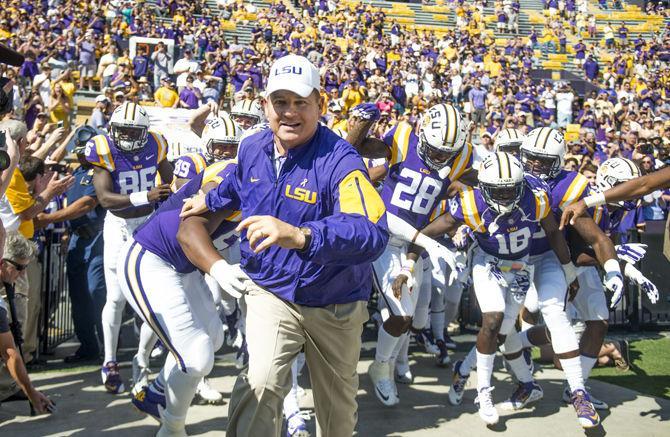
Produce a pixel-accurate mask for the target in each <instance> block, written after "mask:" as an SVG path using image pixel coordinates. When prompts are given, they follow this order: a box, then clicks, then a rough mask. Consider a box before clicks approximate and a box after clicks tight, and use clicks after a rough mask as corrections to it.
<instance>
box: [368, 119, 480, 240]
mask: <svg viewBox="0 0 670 437" xmlns="http://www.w3.org/2000/svg"><path fill="white" fill-rule="evenodd" d="M384 142H385V143H386V144H387V145H388V146H389V147H390V149H391V160H390V162H389V172H388V175H387V176H386V179H385V181H384V186H383V187H382V191H381V196H382V199H383V200H384V205H385V206H386V210H387V211H388V212H389V213H391V214H393V215H395V216H397V217H399V218H401V219H402V220H404V221H406V222H407V223H409V224H410V225H412V226H414V227H415V228H418V229H420V228H423V227H424V226H426V225H427V224H428V223H429V221H430V217H431V214H432V212H433V210H434V209H435V207H436V206H437V204H438V202H439V201H440V200H441V199H443V198H445V197H446V192H447V188H448V187H449V184H451V182H453V181H456V180H458V178H460V177H461V175H463V173H465V171H466V170H467V169H469V168H470V167H471V165H472V153H473V147H472V145H471V144H469V143H466V144H465V146H464V147H463V150H461V151H460V152H459V154H458V155H456V157H455V158H454V160H453V162H452V166H451V171H450V172H449V176H448V178H447V179H446V180H443V179H440V177H439V176H438V172H437V171H435V170H432V169H430V168H428V167H427V166H426V164H424V162H423V161H422V160H421V158H420V157H419V154H418V153H417V146H418V144H419V137H418V136H417V135H416V134H415V133H414V132H413V131H412V127H411V126H410V125H409V124H408V123H405V122H401V123H398V124H397V125H396V126H394V127H393V128H392V129H391V130H390V131H388V132H387V133H386V135H384Z"/></svg>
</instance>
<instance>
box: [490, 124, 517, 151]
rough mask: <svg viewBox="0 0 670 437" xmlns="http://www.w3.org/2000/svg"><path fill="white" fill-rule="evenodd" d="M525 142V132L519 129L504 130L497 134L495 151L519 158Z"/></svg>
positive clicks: (494, 143)
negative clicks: (520, 149)
mask: <svg viewBox="0 0 670 437" xmlns="http://www.w3.org/2000/svg"><path fill="white" fill-rule="evenodd" d="M522 142H523V132H521V131H520V130H519V129H513V128H508V129H503V130H501V131H500V132H498V133H497V134H496V138H495V141H494V142H493V150H495V151H496V152H507V153H509V154H512V155H514V156H515V157H516V158H519V148H520V147H521V143H522Z"/></svg>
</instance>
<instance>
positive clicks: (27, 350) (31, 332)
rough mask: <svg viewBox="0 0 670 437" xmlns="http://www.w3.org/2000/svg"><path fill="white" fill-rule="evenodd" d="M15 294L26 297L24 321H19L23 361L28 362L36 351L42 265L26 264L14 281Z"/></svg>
mask: <svg viewBox="0 0 670 437" xmlns="http://www.w3.org/2000/svg"><path fill="white" fill-rule="evenodd" d="M16 292H17V294H19V293H21V294H25V295H26V296H27V297H28V305H27V312H26V317H25V319H23V320H21V328H22V330H23V355H24V356H23V359H24V360H25V361H26V362H28V361H30V360H31V359H32V358H33V357H34V355H35V352H36V351H37V344H38V341H37V335H38V328H39V324H40V311H41V309H42V264H41V263H39V262H38V261H37V260H33V261H31V262H30V264H28V267H27V268H26V273H25V274H23V275H21V277H20V278H19V280H18V281H16Z"/></svg>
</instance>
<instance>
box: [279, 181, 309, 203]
mask: <svg viewBox="0 0 670 437" xmlns="http://www.w3.org/2000/svg"><path fill="white" fill-rule="evenodd" d="M284 195H285V196H286V197H288V198H289V199H293V200H297V201H299V202H305V203H309V204H310V205H314V204H315V203H316V191H310V190H308V189H306V188H301V187H295V188H293V187H291V185H290V184H286V189H285V190H284Z"/></svg>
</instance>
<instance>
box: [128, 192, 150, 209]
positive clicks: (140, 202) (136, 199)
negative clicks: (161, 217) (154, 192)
mask: <svg viewBox="0 0 670 437" xmlns="http://www.w3.org/2000/svg"><path fill="white" fill-rule="evenodd" d="M128 197H129V198H130V203H132V205H133V206H144V205H148V204H149V192H148V191H140V192H139V193H130V195H129V196H128Z"/></svg>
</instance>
